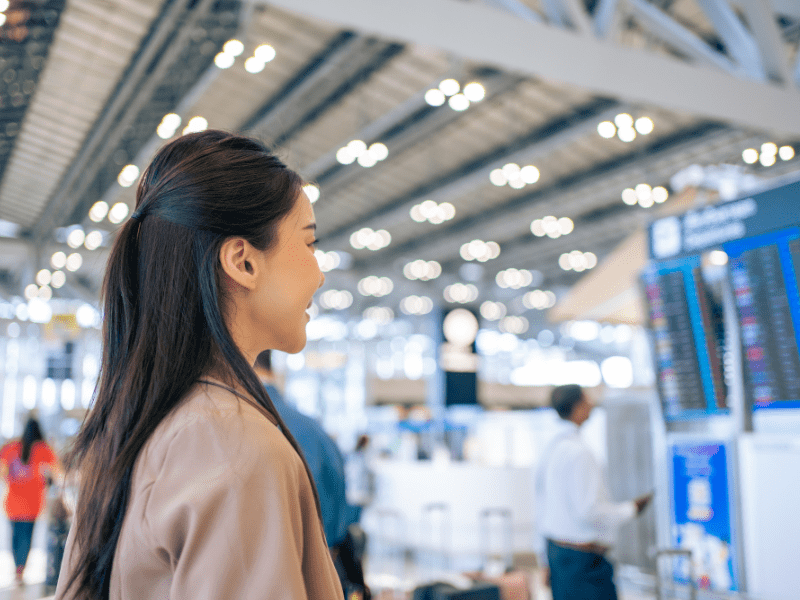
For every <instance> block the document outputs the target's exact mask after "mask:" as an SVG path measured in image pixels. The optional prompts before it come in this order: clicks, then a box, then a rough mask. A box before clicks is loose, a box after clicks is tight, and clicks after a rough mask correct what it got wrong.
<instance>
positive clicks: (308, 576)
mask: <svg viewBox="0 0 800 600" xmlns="http://www.w3.org/2000/svg"><path fill="white" fill-rule="evenodd" d="M71 547H72V534H70V537H69V539H68V541H67V550H66V554H65V555H64V562H63V564H62V570H61V576H60V578H59V585H58V589H57V592H56V598H57V599H58V600H68V599H71V598H72V595H71V594H66V593H65V591H64V587H65V584H66V582H67V580H68V578H69V575H70V571H69V564H70V558H69V557H70V548H71ZM110 598H111V600H156V599H158V600H167V599H169V600H184V599H185V600H221V599H228V598H230V599H231V600H234V599H235V600H267V599H269V600H300V599H306V598H308V599H310V600H341V599H342V589H341V585H340V583H339V579H338V577H337V575H336V571H335V569H334V567H333V564H332V562H331V559H330V555H329V553H328V548H327V545H326V543H325V534H324V532H323V528H322V523H321V522H320V520H319V518H318V516H317V509H316V506H315V504H314V494H313V491H312V487H311V483H310V481H309V478H308V475H307V474H306V471H305V468H304V467H303V463H302V461H301V460H300V457H299V456H298V455H297V453H296V452H295V451H294V449H293V448H292V446H291V445H290V444H289V442H288V441H287V440H286V438H285V437H284V435H283V434H282V433H281V431H280V430H279V429H278V427H277V426H276V425H275V423H274V421H272V420H271V418H268V417H267V416H266V412H265V411H262V410H261V409H260V408H256V407H255V406H253V405H251V404H249V403H248V402H245V401H244V400H241V399H240V398H238V397H237V396H235V395H234V394H233V393H231V392H229V391H227V390H225V389H221V388H219V387H216V386H212V385H207V384H198V385H197V386H195V388H194V389H193V390H192V391H191V392H190V394H189V396H188V397H187V399H186V401H184V402H183V403H182V404H181V405H180V406H179V407H178V408H177V409H176V410H175V411H174V412H173V413H172V414H171V415H170V416H169V417H167V419H165V420H164V422H163V423H161V424H160V425H159V426H158V428H157V429H156V431H155V433H154V434H153V436H152V437H151V438H150V440H148V442H147V444H146V445H145V446H144V448H143V450H142V452H141V454H140V455H139V458H138V459H137V462H136V466H135V469H134V474H133V487H132V494H131V498H130V502H129V504H128V508H127V514H126V516H125V520H124V523H123V526H122V532H121V534H120V538H119V543H118V544H117V550H116V554H115V557H114V564H113V568H112V570H111V583H110Z"/></svg>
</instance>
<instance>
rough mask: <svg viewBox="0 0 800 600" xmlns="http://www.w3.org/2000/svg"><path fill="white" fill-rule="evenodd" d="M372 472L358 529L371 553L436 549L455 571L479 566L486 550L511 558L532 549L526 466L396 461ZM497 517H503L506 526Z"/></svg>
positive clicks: (380, 464)
mask: <svg viewBox="0 0 800 600" xmlns="http://www.w3.org/2000/svg"><path fill="white" fill-rule="evenodd" d="M374 468H375V486H376V490H375V498H374V501H373V502H372V504H371V505H370V507H369V508H368V509H367V510H365V512H364V515H363V518H362V525H363V527H364V529H365V531H366V532H367V535H368V536H369V537H370V539H371V540H373V541H374V542H375V547H377V546H378V545H384V546H385V545H391V546H393V547H395V548H400V549H403V550H406V551H407V550H410V551H425V550H426V549H434V550H436V551H439V552H441V551H443V552H444V553H446V554H447V561H448V563H449V564H450V566H452V567H455V568H459V569H474V568H479V567H480V566H481V563H482V559H483V554H484V553H485V552H486V551H491V552H493V553H497V552H506V551H507V550H508V548H507V546H509V545H510V546H511V548H510V550H511V551H512V552H530V551H532V550H533V525H532V524H533V522H534V493H533V480H534V477H533V473H532V470H531V469H530V468H522V467H500V466H487V465H481V464H474V463H468V462H446V461H442V462H437V461H396V460H383V461H378V462H377V463H376V464H375V466H374ZM487 510H488V511H490V513H489V516H488V517H487V516H484V518H483V519H482V518H481V515H482V513H483V514H484V515H485V514H486V513H485V511H487ZM500 511H507V512H506V513H505V514H506V515H509V516H510V528H509V527H508V526H506V523H507V522H508V520H507V519H508V517H501V516H500V514H499V513H500ZM509 529H510V531H509ZM509 533H510V539H509V536H508V534H509ZM487 546H488V548H487Z"/></svg>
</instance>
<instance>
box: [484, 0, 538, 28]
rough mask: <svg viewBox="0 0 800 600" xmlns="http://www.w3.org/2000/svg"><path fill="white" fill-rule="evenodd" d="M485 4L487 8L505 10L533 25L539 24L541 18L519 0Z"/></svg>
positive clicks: (496, 0)
mask: <svg viewBox="0 0 800 600" xmlns="http://www.w3.org/2000/svg"><path fill="white" fill-rule="evenodd" d="M484 1H485V2H486V4H488V5H489V6H496V7H497V8H502V9H503V10H507V11H508V12H510V13H512V14H515V15H517V16H518V17H519V18H521V19H525V20H526V21H534V22H535V23H541V22H542V17H541V16H540V15H539V13H537V12H536V11H535V10H533V9H532V8H531V7H530V6H528V5H527V4H525V3H524V2H522V1H521V0H484Z"/></svg>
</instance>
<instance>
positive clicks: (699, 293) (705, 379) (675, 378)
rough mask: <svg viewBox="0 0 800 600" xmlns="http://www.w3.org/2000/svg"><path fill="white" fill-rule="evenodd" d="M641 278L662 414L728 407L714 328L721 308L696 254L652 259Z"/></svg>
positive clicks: (708, 411)
mask: <svg viewBox="0 0 800 600" xmlns="http://www.w3.org/2000/svg"><path fill="white" fill-rule="evenodd" d="M643 280H644V284H645V292H646V295H647V301H648V307H649V313H650V324H651V327H652V330H653V335H654V351H655V362H656V373H657V387H658V391H659V396H660V398H661V403H662V408H663V412H664V417H665V418H666V419H667V420H675V419H686V418H694V417H702V416H705V415H708V414H712V413H717V412H723V411H726V410H727V401H726V398H727V394H726V390H725V384H724V377H723V372H722V360H721V348H720V346H721V344H720V343H719V342H718V336H717V328H716V327H715V324H716V323H720V322H721V320H722V319H721V312H720V310H717V309H715V303H714V300H713V298H712V297H711V295H710V294H709V293H708V290H707V289H706V286H705V285H704V282H703V277H702V274H701V269H700V257H699V256H694V257H686V258H682V259H677V260H673V261H668V262H664V263H654V264H652V265H651V266H650V267H649V268H648V269H647V270H646V271H645V272H644V274H643Z"/></svg>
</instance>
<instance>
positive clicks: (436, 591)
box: [412, 583, 501, 600]
mask: <svg viewBox="0 0 800 600" xmlns="http://www.w3.org/2000/svg"><path fill="white" fill-rule="evenodd" d="M412 600H501V596H500V588H499V587H498V586H496V585H493V584H490V583H477V584H475V585H474V586H472V587H471V588H469V589H468V590H460V589H458V588H456V587H453V586H452V585H450V584H449V583H431V584H428V585H422V586H419V587H418V588H416V589H415V590H414V593H413V596H412Z"/></svg>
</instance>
